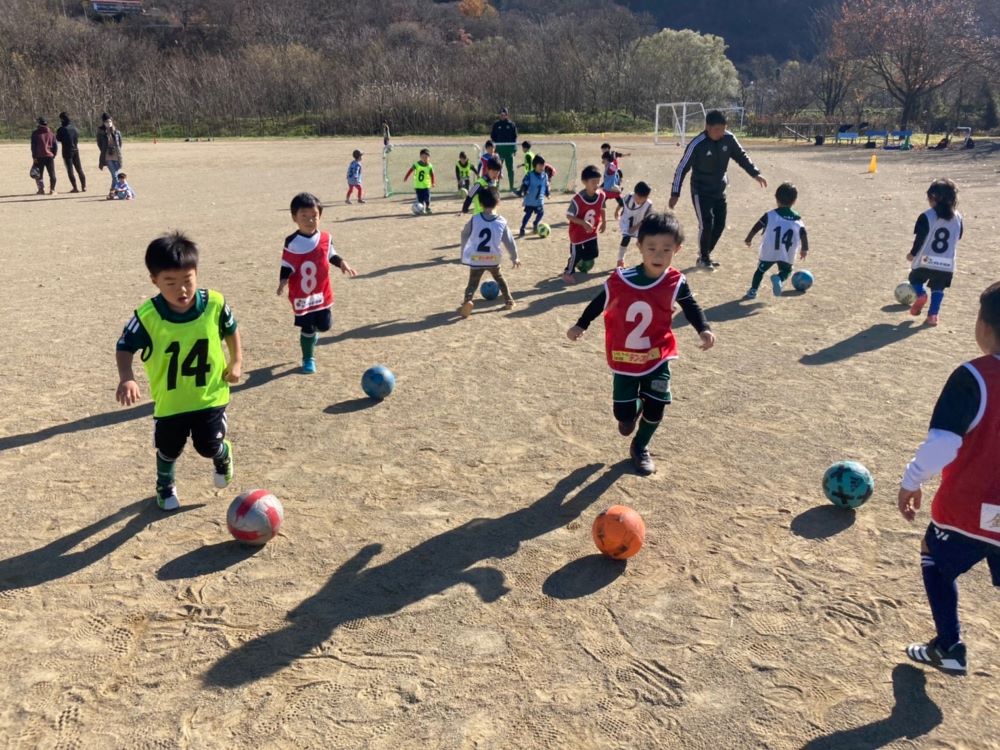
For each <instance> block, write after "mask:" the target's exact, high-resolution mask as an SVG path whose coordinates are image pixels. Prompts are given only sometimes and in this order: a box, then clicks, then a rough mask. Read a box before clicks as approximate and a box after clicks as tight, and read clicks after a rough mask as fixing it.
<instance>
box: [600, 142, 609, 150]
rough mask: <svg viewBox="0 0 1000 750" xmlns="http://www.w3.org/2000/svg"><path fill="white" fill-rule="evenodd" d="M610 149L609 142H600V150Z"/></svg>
mask: <svg viewBox="0 0 1000 750" xmlns="http://www.w3.org/2000/svg"><path fill="white" fill-rule="evenodd" d="M610 150H611V144H610V143H602V144H601V151H602V152H604V151H610Z"/></svg>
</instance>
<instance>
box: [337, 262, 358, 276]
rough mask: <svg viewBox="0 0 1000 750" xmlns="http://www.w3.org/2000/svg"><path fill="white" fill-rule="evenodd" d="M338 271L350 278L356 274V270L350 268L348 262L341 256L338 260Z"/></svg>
mask: <svg viewBox="0 0 1000 750" xmlns="http://www.w3.org/2000/svg"><path fill="white" fill-rule="evenodd" d="M340 272H341V273H342V274H344V275H345V276H350V277H351V278H352V279H353V278H354V277H355V276H357V275H358V272H357V271H355V270H354V269H353V268H351V266H350V265H349V264H348V262H347V261H346V260H344V259H343V258H341V260H340Z"/></svg>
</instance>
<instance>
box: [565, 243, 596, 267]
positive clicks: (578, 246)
mask: <svg viewBox="0 0 1000 750" xmlns="http://www.w3.org/2000/svg"><path fill="white" fill-rule="evenodd" d="M569 252H570V255H572V256H573V259H574V261H576V262H577V263H579V262H580V261H581V260H597V238H596V237H591V238H590V239H589V240H587V241H586V242H577V243H571V244H570V246H569Z"/></svg>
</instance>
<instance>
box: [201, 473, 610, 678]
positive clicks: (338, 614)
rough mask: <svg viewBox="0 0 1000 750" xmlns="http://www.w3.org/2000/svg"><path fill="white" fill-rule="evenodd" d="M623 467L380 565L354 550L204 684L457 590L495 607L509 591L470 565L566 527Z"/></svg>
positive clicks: (561, 487) (586, 477) (576, 481)
mask: <svg viewBox="0 0 1000 750" xmlns="http://www.w3.org/2000/svg"><path fill="white" fill-rule="evenodd" d="M627 466H628V463H627V462H621V463H618V464H615V465H614V466H610V467H607V468H606V469H605V471H604V473H603V474H600V475H598V472H599V471H600V469H601V468H602V464H590V465H588V466H583V467H581V468H579V469H576V470H575V471H573V472H571V473H570V474H569V475H568V476H567V477H565V478H564V479H562V480H560V481H559V482H558V483H557V484H556V486H555V487H553V488H552V490H551V491H550V492H548V493H547V494H546V495H545V496H543V497H541V498H539V499H538V500H536V501H535V502H533V503H532V504H531V505H529V506H528V507H526V508H521V509H520V510H516V511H513V512H511V513H508V514H507V515H504V516H500V517H499V518H479V519H475V520H473V521H469V522H468V523H466V524H464V525H462V526H459V527H458V528H455V529H451V530H450V531H445V532H443V533H441V534H438V535H437V536H434V537H431V538H430V539H427V540H426V541H424V542H421V543H420V544H418V545H417V546H415V547H413V548H411V549H409V550H407V551H406V552H403V553H402V554H400V555H399V556H397V557H395V558H393V559H391V560H387V561H386V562H384V563H382V564H381V565H376V566H374V567H366V566H367V565H368V564H369V563H370V562H371V561H372V560H373V559H374V558H375V556H376V555H378V554H379V552H381V550H382V545H380V544H369V545H367V546H366V547H363V548H361V549H360V550H358V552H357V553H356V554H355V555H354V557H352V558H351V559H350V560H347V561H346V562H345V563H344V564H343V565H341V566H340V568H338V569H337V570H336V572H334V574H333V575H332V576H330V579H329V580H328V581H327V582H326V584H325V585H324V586H323V588H321V589H320V590H319V591H318V592H316V593H315V594H314V595H313V596H311V597H309V598H308V599H306V600H305V601H303V602H302V603H301V604H300V605H299V606H297V607H296V608H295V609H294V610H292V611H291V612H289V613H288V620H289V621H290V623H289V624H288V625H287V626H286V627H284V628H283V629H281V630H278V631H274V632H271V633H268V634H266V635H263V636H261V637H260V638H257V639H256V640H254V641H250V642H249V643H246V644H244V645H242V646H240V647H239V648H238V649H236V650H235V651H231V652H230V653H228V654H226V655H225V656H224V657H223V658H222V659H220V660H219V661H218V662H216V663H215V664H214V665H213V666H212V667H211V668H210V669H209V670H208V673H207V675H206V676H205V682H206V683H207V684H209V685H218V686H222V687H228V688H232V687H237V686H239V685H245V684H247V683H250V682H253V681H255V680H260V679H262V678H265V677H268V676H270V675H273V674H274V673H276V672H278V671H279V670H281V669H283V668H285V667H287V666H289V665H290V664H292V662H294V661H295V660H296V659H299V658H301V657H302V656H305V655H306V654H308V653H309V652H310V651H312V650H313V649H314V648H316V647H317V646H320V645H321V644H322V643H323V642H324V641H326V640H327V639H328V638H330V636H331V635H332V634H333V633H334V631H336V630H337V628H338V627H340V626H341V625H343V624H344V623H346V622H350V621H352V620H360V619H363V618H367V617H377V616H380V615H390V614H393V613H395V612H399V611H400V610H401V609H403V608H404V607H407V606H409V605H411V604H415V603H416V602H419V601H421V600H422V599H425V598H427V597H429V596H433V595H435V594H439V593H441V592H442V591H445V590H447V589H449V588H451V587H452V586H456V585H458V584H462V583H465V584H468V585H470V586H472V588H474V589H475V591H476V593H477V594H478V595H479V598H480V599H481V600H482V601H484V602H487V603H489V602H495V601H497V600H498V599H499V598H500V597H502V596H503V595H504V594H506V593H507V592H508V591H509V590H510V589H509V588H508V587H507V586H506V585H505V581H504V576H503V573H501V572H500V571H499V570H497V569H496V568H490V567H475V566H476V565H477V563H479V562H480V561H481V560H485V559H489V558H503V557H510V556H511V555H513V554H515V553H516V552H517V551H518V548H519V547H520V545H521V542H524V541H527V540H529V539H534V538H535V537H539V536H541V535H542V534H546V533H548V532H550V531H553V530H555V529H557V528H560V527H562V526H565V525H566V524H567V523H569V522H570V521H572V520H573V519H574V518H577V517H578V516H579V515H580V514H581V513H583V512H584V511H585V510H586V509H587V508H588V507H590V506H591V505H592V504H593V503H594V502H596V501H597V500H598V499H599V498H600V497H601V495H603V494H604V493H605V492H606V491H607V490H608V489H609V488H610V487H611V486H612V485H613V484H614V483H615V481H616V480H617V479H618V478H619V477H620V476H621V475H622V474H623V473H624V471H625V469H626V467H627ZM574 491H576V494H575V496H574V497H573V498H572V499H570V500H567V498H568V497H569V495H570V494H571V493H572V492H574Z"/></svg>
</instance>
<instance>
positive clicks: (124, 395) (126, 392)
mask: <svg viewBox="0 0 1000 750" xmlns="http://www.w3.org/2000/svg"><path fill="white" fill-rule="evenodd" d="M141 397H142V394H141V393H140V391H139V384H138V383H136V382H135V381H134V380H123V381H122V382H120V383H119V384H118V390H117V391H115V400H117V401H118V403H119V404H121V405H122V406H131V405H132V404H134V403H136V402H137V401H138V400H139V399H140V398H141Z"/></svg>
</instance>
